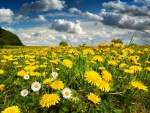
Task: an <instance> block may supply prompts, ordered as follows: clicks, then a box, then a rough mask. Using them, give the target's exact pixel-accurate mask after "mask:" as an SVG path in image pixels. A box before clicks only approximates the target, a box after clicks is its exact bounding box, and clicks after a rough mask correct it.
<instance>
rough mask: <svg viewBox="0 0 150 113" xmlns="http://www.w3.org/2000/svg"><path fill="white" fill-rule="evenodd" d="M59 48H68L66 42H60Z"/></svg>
mask: <svg viewBox="0 0 150 113" xmlns="http://www.w3.org/2000/svg"><path fill="white" fill-rule="evenodd" d="M59 46H68V43H67V42H60V43H59Z"/></svg>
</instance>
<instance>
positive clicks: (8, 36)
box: [0, 27, 23, 46]
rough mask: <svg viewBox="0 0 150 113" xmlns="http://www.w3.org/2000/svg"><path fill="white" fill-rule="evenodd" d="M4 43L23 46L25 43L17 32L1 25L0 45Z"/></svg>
mask: <svg viewBox="0 0 150 113" xmlns="http://www.w3.org/2000/svg"><path fill="white" fill-rule="evenodd" d="M4 45H12V46H23V43H22V42H21V40H20V39H19V37H18V36H17V35H16V34H14V33H12V32H10V31H7V30H4V29H2V28H1V27H0V46H4Z"/></svg>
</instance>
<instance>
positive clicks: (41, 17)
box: [36, 15, 47, 22]
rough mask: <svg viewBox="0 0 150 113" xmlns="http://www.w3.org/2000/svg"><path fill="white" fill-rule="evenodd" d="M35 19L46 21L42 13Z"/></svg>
mask: <svg viewBox="0 0 150 113" xmlns="http://www.w3.org/2000/svg"><path fill="white" fill-rule="evenodd" d="M36 21H42V22H47V20H46V19H45V17H44V16H43V15H38V18H37V19H36Z"/></svg>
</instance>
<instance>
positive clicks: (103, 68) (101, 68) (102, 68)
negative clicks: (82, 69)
mask: <svg viewBox="0 0 150 113" xmlns="http://www.w3.org/2000/svg"><path fill="white" fill-rule="evenodd" d="M98 69H100V70H105V69H106V68H105V67H99V68H98Z"/></svg>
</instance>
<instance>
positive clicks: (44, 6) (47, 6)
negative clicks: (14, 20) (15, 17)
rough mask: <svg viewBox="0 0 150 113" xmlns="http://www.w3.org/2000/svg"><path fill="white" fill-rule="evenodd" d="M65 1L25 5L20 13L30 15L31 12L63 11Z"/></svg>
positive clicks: (41, 0)
mask: <svg viewBox="0 0 150 113" xmlns="http://www.w3.org/2000/svg"><path fill="white" fill-rule="evenodd" d="M64 4H65V1H63V0H37V1H35V2H31V3H30V4H28V3H25V4H23V5H22V7H21V9H20V12H21V13H28V12H30V11H36V12H43V11H48V10H62V9H63V8H64V7H65V6H64Z"/></svg>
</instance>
